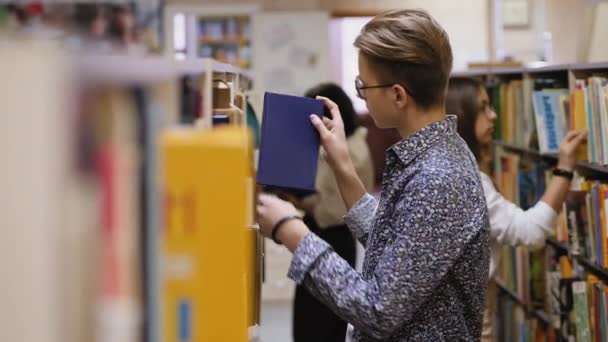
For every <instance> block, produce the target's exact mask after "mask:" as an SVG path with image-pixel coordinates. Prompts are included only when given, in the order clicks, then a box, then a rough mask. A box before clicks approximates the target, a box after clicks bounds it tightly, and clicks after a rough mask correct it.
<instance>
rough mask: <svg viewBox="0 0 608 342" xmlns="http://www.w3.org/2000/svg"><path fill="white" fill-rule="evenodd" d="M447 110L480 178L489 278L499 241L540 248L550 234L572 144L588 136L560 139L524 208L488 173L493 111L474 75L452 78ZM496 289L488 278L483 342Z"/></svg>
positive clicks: (488, 336) (488, 335) (571, 161)
mask: <svg viewBox="0 0 608 342" xmlns="http://www.w3.org/2000/svg"><path fill="white" fill-rule="evenodd" d="M446 110H447V112H448V113H451V114H455V115H456V116H457V117H458V133H459V134H460V136H461V137H462V138H463V139H464V140H465V141H466V143H467V145H468V146H469V148H470V149H471V151H472V152H473V154H474V155H475V158H476V159H477V162H478V163H479V167H480V170H481V171H480V173H481V181H482V185H483V190H484V194H485V198H486V203H487V205H488V213H489V214H490V239H491V259H490V278H492V277H493V276H494V273H495V271H496V267H497V265H498V263H499V261H500V260H499V258H500V246H501V245H511V246H526V247H531V248H539V247H542V246H543V245H544V243H545V239H546V237H547V236H548V235H550V234H551V233H552V230H553V227H554V225H555V223H556V219H557V215H558V212H559V211H560V210H561V207H562V204H563V203H564V201H565V200H566V196H567V194H568V189H569V186H570V181H571V177H572V172H573V171H574V167H575V165H576V148H577V147H578V146H579V145H580V144H581V143H582V142H583V141H584V140H585V138H586V137H587V132H586V131H584V130H583V131H571V132H569V133H568V134H567V135H566V137H565V138H564V141H563V142H562V143H561V146H560V151H559V161H558V164H557V167H556V168H555V171H554V176H555V177H552V179H551V182H550V183H549V184H548V186H547V188H546V191H545V193H544V194H543V197H542V198H541V199H540V201H539V202H538V203H536V205H534V206H533V207H531V208H530V209H528V210H525V211H524V210H522V209H521V208H519V207H518V206H516V205H515V204H514V203H512V202H510V201H508V200H507V199H505V198H504V197H503V196H502V195H501V194H500V193H499V192H498V191H497V190H496V188H495V187H494V184H493V183H492V180H491V179H490V177H489V176H488V175H487V173H486V172H487V170H488V169H489V163H490V160H491V158H490V157H491V154H490V147H491V144H492V136H493V133H494V121H495V120H496V118H497V117H496V113H495V112H494V110H493V109H492V107H491V106H490V99H489V97H488V94H487V92H486V89H485V88H484V86H483V84H482V83H481V82H479V81H478V80H476V79H473V78H452V79H451V80H450V83H449V87H448V95H447V99H446ZM495 290H496V289H495V288H494V286H493V283H492V282H490V284H489V288H488V294H487V297H486V298H487V299H486V308H485V311H484V317H483V331H482V341H493V331H492V318H493V317H494V311H495V297H496V296H495Z"/></svg>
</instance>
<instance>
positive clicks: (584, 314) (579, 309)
mask: <svg viewBox="0 0 608 342" xmlns="http://www.w3.org/2000/svg"><path fill="white" fill-rule="evenodd" d="M572 297H573V304H574V318H575V324H576V341H577V342H591V331H590V327H589V309H588V305H587V283H586V282H584V281H576V282H574V283H572Z"/></svg>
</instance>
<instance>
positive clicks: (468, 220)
mask: <svg viewBox="0 0 608 342" xmlns="http://www.w3.org/2000/svg"><path fill="white" fill-rule="evenodd" d="M355 46H357V47H358V48H359V50H360V53H359V73H360V76H359V77H358V79H357V90H358V93H359V96H360V97H361V98H363V99H365V100H366V102H367V107H368V109H369V112H370V115H371V116H372V117H373V118H374V121H375V122H376V125H377V126H378V127H380V128H396V129H397V130H398V131H399V133H400V134H401V136H402V138H403V140H402V141H400V142H399V143H397V144H396V145H394V146H393V147H391V148H390V149H389V150H388V151H387V153H386V158H387V162H386V169H385V172H384V178H383V189H382V195H381V199H380V201H379V202H378V201H376V200H375V199H374V198H373V197H372V196H371V195H369V194H367V193H366V192H365V190H364V187H363V185H362V184H361V181H360V180H359V179H358V178H357V176H356V173H355V171H354V167H353V164H352V162H351V160H350V157H349V153H348V147H347V144H346V142H345V138H344V129H343V124H342V121H341V117H340V113H339V111H338V109H337V107H336V105H335V104H334V103H332V102H331V101H329V100H327V99H323V100H324V101H325V103H326V105H327V106H328V107H329V109H330V110H331V113H332V116H333V117H332V118H331V119H327V118H325V119H323V120H322V121H321V120H319V119H318V118H316V117H311V120H312V123H313V125H314V126H315V127H316V128H317V130H318V131H319V133H320V135H321V141H322V144H323V147H324V148H325V150H326V152H327V154H328V159H329V163H330V164H331V167H332V170H333V171H334V173H335V175H336V179H337V181H338V185H339V187H340V191H341V193H342V197H343V199H344V202H345V204H346V206H347V208H349V209H348V212H347V214H346V216H345V220H346V223H347V224H348V226H349V228H350V229H351V230H352V231H353V232H354V233H355V235H356V236H357V238H358V239H359V240H360V241H361V242H362V243H363V244H364V245H365V246H366V255H365V261H364V266H363V273H362V274H359V273H358V272H356V271H355V270H354V269H352V268H351V267H350V266H349V265H348V263H346V262H345V261H344V260H342V259H341V258H340V257H339V256H337V255H336V254H335V253H334V252H333V251H332V250H331V248H330V247H329V246H328V245H327V244H326V243H325V242H323V241H322V240H321V239H319V238H318V237H316V236H315V235H314V234H311V233H310V232H309V230H308V228H307V227H306V226H305V225H304V224H303V223H302V222H301V221H300V220H298V219H297V218H296V215H297V213H296V211H295V209H294V207H293V206H292V205H291V204H289V203H287V202H283V201H281V200H279V199H277V198H275V197H271V196H266V195H262V196H260V199H259V203H258V208H257V211H258V222H259V223H260V227H261V230H262V233H263V234H265V235H266V236H274V238H275V239H277V240H278V241H280V242H281V243H283V244H285V246H286V247H287V248H288V249H289V250H290V251H292V252H293V253H294V256H293V260H292V262H291V266H290V270H289V277H291V278H292V279H293V280H295V281H296V282H297V283H301V284H304V285H305V286H306V287H307V288H308V289H309V291H310V292H311V293H312V294H313V295H315V296H316V297H317V298H319V300H321V301H322V302H323V303H325V304H326V305H328V306H329V307H330V308H331V309H332V310H334V311H335V312H336V314H338V315H339V316H341V317H343V318H344V319H345V320H346V321H348V322H349V323H351V324H352V325H354V326H355V333H354V340H355V341H399V342H401V341H475V340H479V338H480V332H481V331H480V329H481V317H482V316H481V315H482V312H483V303H484V299H485V298H484V296H485V290H486V285H487V284H486V281H487V274H488V262H489V247H488V231H489V223H488V213H487V208H486V205H485V201H484V195H483V190H482V187H481V183H480V179H479V173H478V170H477V164H476V162H475V158H474V157H473V155H472V153H471V152H470V150H469V149H468V147H467V145H466V143H465V142H464V141H463V140H462V139H461V138H460V137H459V136H458V134H457V133H456V118H455V117H454V116H447V115H446V113H445V106H444V100H445V94H446V89H447V80H448V76H449V74H450V71H451V67H452V52H451V47H450V43H449V40H448V37H447V34H446V33H445V31H444V30H443V29H442V28H441V27H440V26H439V24H438V23H437V22H435V20H433V19H432V18H431V17H430V16H429V15H428V14H427V13H426V12H424V11H419V10H399V11H391V12H387V13H384V14H381V15H379V16H377V17H376V18H374V19H373V20H372V21H370V22H369V23H368V24H367V25H366V26H365V27H364V28H363V30H362V32H361V34H360V36H359V37H358V38H357V40H356V41H355Z"/></svg>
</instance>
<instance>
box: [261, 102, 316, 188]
mask: <svg viewBox="0 0 608 342" xmlns="http://www.w3.org/2000/svg"><path fill="white" fill-rule="evenodd" d="M323 112H324V106H323V102H321V101H319V100H315V99H309V98H303V97H296V96H289V95H281V94H274V93H266V94H265V96H264V109H263V117H262V135H261V140H260V156H259V165H258V173H257V182H258V183H259V184H261V185H266V186H272V187H280V188H287V189H298V190H309V191H314V189H315V179H316V176H317V162H318V158H319V145H320V143H319V135H318V133H317V131H316V130H315V128H314V127H313V126H312V124H311V122H310V115H311V114H317V115H322V114H323Z"/></svg>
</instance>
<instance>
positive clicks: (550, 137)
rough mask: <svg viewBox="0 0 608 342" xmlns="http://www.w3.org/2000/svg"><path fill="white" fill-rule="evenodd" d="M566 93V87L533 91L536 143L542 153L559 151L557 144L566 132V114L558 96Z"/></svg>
mask: <svg viewBox="0 0 608 342" xmlns="http://www.w3.org/2000/svg"><path fill="white" fill-rule="evenodd" d="M567 95H568V90H567V89H545V90H540V91H535V92H534V93H533V98H532V104H533V107H534V116H535V120H536V130H537V134H538V145H539V149H540V153H542V154H547V153H553V154H557V153H558V152H559V145H560V143H561V142H562V139H563V138H564V136H565V134H566V127H565V126H566V114H565V113H564V112H563V107H562V105H561V102H560V98H561V97H564V96H567Z"/></svg>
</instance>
